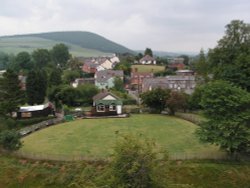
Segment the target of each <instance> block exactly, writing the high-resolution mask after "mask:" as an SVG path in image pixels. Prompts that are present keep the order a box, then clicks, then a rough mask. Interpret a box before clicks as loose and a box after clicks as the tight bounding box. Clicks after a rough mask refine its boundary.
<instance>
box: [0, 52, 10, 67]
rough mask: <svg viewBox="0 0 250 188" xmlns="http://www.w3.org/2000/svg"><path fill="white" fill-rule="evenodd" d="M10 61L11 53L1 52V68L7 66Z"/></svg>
mask: <svg viewBox="0 0 250 188" xmlns="http://www.w3.org/2000/svg"><path fill="white" fill-rule="evenodd" d="M8 63H9V55H8V54H6V53H3V52H0V70H4V69H6V68H7V65H8Z"/></svg>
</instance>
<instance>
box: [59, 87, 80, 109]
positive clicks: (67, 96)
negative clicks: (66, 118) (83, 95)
mask: <svg viewBox="0 0 250 188" xmlns="http://www.w3.org/2000/svg"><path fill="white" fill-rule="evenodd" d="M79 96H80V92H79V91H78V90H77V89H75V88H73V87H71V86H64V87H63V88H62V89H61V91H60V93H59V96H58V97H59V99H61V101H62V103H63V104H66V105H68V106H78V102H79V101H78V99H79Z"/></svg>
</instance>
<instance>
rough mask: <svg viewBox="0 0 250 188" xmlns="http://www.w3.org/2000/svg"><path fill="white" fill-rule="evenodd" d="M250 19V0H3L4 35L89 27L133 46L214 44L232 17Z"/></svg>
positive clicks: (183, 48) (174, 48) (0, 22)
mask: <svg viewBox="0 0 250 188" xmlns="http://www.w3.org/2000/svg"><path fill="white" fill-rule="evenodd" d="M235 19H238V20H243V21H244V22H245V23H250V1H249V0H1V2H0V36H4V35H14V34H27V33H41V32H50V31H89V32H93V33H96V34H99V35H101V36H103V37H105V38H107V39H109V40H112V41H114V42H117V43H119V44H122V45H124V46H126V47H128V48H130V49H132V50H144V49H145V48H147V47H149V48H151V49H152V50H153V51H156V50H157V51H169V52H199V51H200V49H201V48H203V49H204V50H207V49H209V48H214V47H215V46H216V44H217V41H218V40H219V39H221V38H222V37H223V35H224V32H225V26H226V25H227V24H229V23H230V21H231V20H235Z"/></svg>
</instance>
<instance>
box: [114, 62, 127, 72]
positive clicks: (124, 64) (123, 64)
mask: <svg viewBox="0 0 250 188" xmlns="http://www.w3.org/2000/svg"><path fill="white" fill-rule="evenodd" d="M114 69H115V70H123V72H124V74H125V75H130V72H131V63H130V62H128V61H127V60H121V62H120V63H118V64H116V65H115V68H114Z"/></svg>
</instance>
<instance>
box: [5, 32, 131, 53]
mask: <svg viewBox="0 0 250 188" xmlns="http://www.w3.org/2000/svg"><path fill="white" fill-rule="evenodd" d="M22 39H23V40H26V39H27V41H28V42H29V43H32V45H26V44H25V43H24V44H22V43H21V44H19V45H16V47H23V48H25V47H26V48H27V49H29V48H33V46H39V45H40V43H44V42H45V41H46V42H48V43H59V42H61V43H65V44H67V45H69V46H70V47H71V46H73V47H76V46H77V47H78V48H83V49H85V50H86V49H88V50H95V51H97V52H104V53H133V51H132V50H130V49H128V48H126V47H124V46H122V45H120V44H117V43H115V42H112V41H110V40H108V39H106V38H104V37H102V36H100V35H97V34H94V33H90V32H81V31H69V32H50V33H40V34H27V35H14V36H4V37H0V51H1V48H3V49H4V48H8V47H9V48H10V50H11V48H12V46H11V45H10V43H8V41H10V42H11V43H12V44H13V43H15V42H17V43H18V42H20V40H22Z"/></svg>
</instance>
